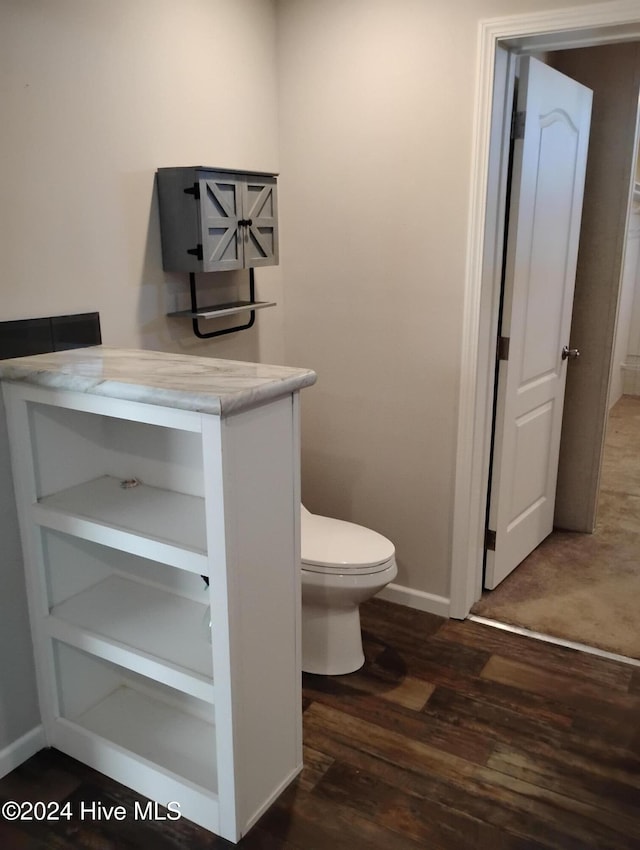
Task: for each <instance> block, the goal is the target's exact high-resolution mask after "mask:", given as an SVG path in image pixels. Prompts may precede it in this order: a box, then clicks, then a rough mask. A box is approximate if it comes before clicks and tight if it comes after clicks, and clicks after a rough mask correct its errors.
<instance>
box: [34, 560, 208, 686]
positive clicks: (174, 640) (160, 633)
mask: <svg viewBox="0 0 640 850" xmlns="http://www.w3.org/2000/svg"><path fill="white" fill-rule="evenodd" d="M203 596H204V593H203ZM205 612H206V605H205V604H201V603H198V602H194V601H192V600H190V599H185V598H184V597H182V596H177V595H176V594H174V593H169V592H168V591H165V590H162V589H160V588H157V587H154V586H152V585H148V584H143V583H141V582H138V581H132V580H131V579H128V578H126V577H124V576H120V575H112V576H109V578H106V579H104V581H101V582H99V583H98V584H96V585H94V586H93V587H90V588H89V589H87V590H84V591H83V592H82V593H78V594H77V595H76V596H72V597H71V598H70V599H67V600H66V601H65V602H62V603H61V604H59V605H56V606H55V607H54V608H52V609H51V614H50V618H49V633H50V634H51V635H52V637H57V638H59V639H61V640H65V638H68V637H69V635H68V633H65V632H64V631H63V630H61V629H60V627H59V626H57V624H56V621H60V622H62V623H66V624H67V625H70V626H73V627H75V628H76V629H80V630H83V631H86V632H88V633H90V634H94V635H99V636H101V637H103V638H106V640H107V642H108V643H107V645H106V646H105V647H104V648H102V649H101V650H100V651H99V655H100V656H101V657H102V658H106V659H107V660H110V661H115V662H116V663H119V664H123V666H127V667H129V668H130V669H133V670H136V671H138V672H142V673H145V672H147V671H145V662H146V661H147V660H148V659H150V660H153V661H155V662H156V663H157V664H160V665H167V666H168V667H169V668H170V669H168V670H166V672H165V674H164V675H163V677H162V678H163V681H165V683H166V684H168V685H171V686H174V687H178V688H179V689H181V690H182V689H183V688H181V687H180V683H179V681H175V680H176V676H175V675H174V673H175V671H176V670H177V671H178V673H180V672H183V671H189V672H190V673H192V674H195V675H196V676H197V677H198V679H199V681H198V682H194V683H193V686H192V687H189V689H188V692H189V693H192V694H193V695H194V696H199V697H200V698H204V699H208V700H209V701H211V700H212V697H213V687H212V678H213V663H212V655H211V644H210V643H209V641H208V640H207V635H206V629H205V623H204V618H205ZM71 637H73V636H71ZM80 638H81V636H76V637H75V640H73V643H74V645H76V646H80V648H85V646H86V644H82V641H81V639H80ZM109 644H111V645H113V647H114V648H119V649H120V648H124V649H125V650H126V651H127V652H129V653H130V654H131V655H132V656H133V657H132V658H131V659H130V660H129V662H128V663H127V661H126V655H125V656H124V658H125V661H124V663H123V655H122V653H119V654H118V656H117V657H116V655H115V654H114V653H112V652H110V651H109V649H110V647H109Z"/></svg>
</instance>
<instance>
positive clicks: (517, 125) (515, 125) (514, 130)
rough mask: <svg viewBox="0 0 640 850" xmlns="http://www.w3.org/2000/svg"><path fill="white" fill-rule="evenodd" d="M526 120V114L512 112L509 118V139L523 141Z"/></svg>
mask: <svg viewBox="0 0 640 850" xmlns="http://www.w3.org/2000/svg"><path fill="white" fill-rule="evenodd" d="M526 120H527V113H526V112H514V113H513V116H512V118H511V138H512V139H524V125H525V122H526Z"/></svg>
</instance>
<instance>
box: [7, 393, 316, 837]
mask: <svg viewBox="0 0 640 850" xmlns="http://www.w3.org/2000/svg"><path fill="white" fill-rule="evenodd" d="M4 394H5V402H6V408H7V417H8V424H9V433H10V440H11V450H12V462H13V466H14V478H15V482H16V497H17V501H18V509H19V516H20V522H21V533H22V540H23V548H24V553H25V561H26V570H27V585H28V595H29V606H30V616H31V621H32V629H33V638H34V647H35V654H36V664H37V673H38V686H39V694H40V703H41V711H42V720H43V725H44V728H45V733H46V737H47V741H48V743H49V744H50V745H51V746H55V747H57V748H58V749H60V750H63V751H64V752H66V753H69V754H70V755H72V756H74V757H75V758H78V759H80V760H82V761H84V762H86V763H87V764H89V765H91V766H92V767H94V768H96V769H98V770H100V771H102V772H103V773H106V774H108V775H110V776H112V777H113V778H115V779H116V780H118V781H120V782H122V783H124V784H125V785H128V786H130V787H131V788H134V789H135V790H137V791H138V792H140V793H142V794H144V795H146V796H148V797H150V798H152V799H154V800H156V801H158V802H159V803H161V804H163V805H166V804H167V803H169V802H177V803H179V804H180V811H181V813H182V815H183V816H184V817H186V818H189V819H191V820H193V821H195V822H196V823H198V824H200V825H202V826H204V827H206V828H207V829H210V830H212V831H213V832H215V833H218V834H220V835H222V836H224V837H225V838H227V839H229V840H231V841H237V840H239V838H240V837H241V836H242V835H243V834H244V833H245V832H246V831H247V830H248V829H249V828H250V826H251V825H252V824H253V823H254V822H255V821H256V819H257V818H258V817H259V816H260V814H261V813H262V812H263V811H264V810H265V809H266V808H267V807H268V805H269V804H270V803H271V802H272V801H273V800H274V799H275V797H276V796H277V795H278V794H279V793H280V791H282V789H283V788H284V787H285V786H286V785H287V784H288V783H289V782H290V781H291V780H292V779H293V777H294V776H295V775H296V774H297V773H298V771H299V770H300V769H301V766H302V737H301V704H300V703H301V699H300V658H299V646H300V642H299V580H300V579H299V569H298V552H299V498H300V496H299V485H298V480H299V459H298V455H299V446H298V436H297V435H298V424H297V422H298V406H297V392H293V393H290V394H288V395H284V396H282V397H279V398H276V399H272V400H269V401H268V402H263V403H261V404H260V405H258V406H257V407H255V408H249V409H244V410H243V411H241V412H238V413H233V414H230V415H228V416H217V415H213V414H201V413H197V412H193V411H190V410H178V409H174V408H170V407H162V406H158V405H157V404H143V403H140V402H137V401H123V400H117V399H113V398H111V399H109V398H101V397H99V396H92V395H87V394H86V393H80V392H73V391H68V390H58V389H46V388H42V387H36V386H30V385H27V384H23V383H10V382H9V383H5V384H4ZM132 480H135V481H136V482H138V483H137V484H136V485H135V486H123V482H129V483H130V482H131V481H132ZM202 576H206V577H207V578H208V579H209V586H208V587H207V585H206V584H205V582H204V580H203V578H202ZM209 608H210V613H209Z"/></svg>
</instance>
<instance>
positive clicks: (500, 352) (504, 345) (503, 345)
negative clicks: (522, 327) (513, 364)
mask: <svg viewBox="0 0 640 850" xmlns="http://www.w3.org/2000/svg"><path fill="white" fill-rule="evenodd" d="M510 341H511V340H510V338H509V337H508V336H499V337H498V348H497V352H496V356H497V358H498V360H508V359H509V342H510Z"/></svg>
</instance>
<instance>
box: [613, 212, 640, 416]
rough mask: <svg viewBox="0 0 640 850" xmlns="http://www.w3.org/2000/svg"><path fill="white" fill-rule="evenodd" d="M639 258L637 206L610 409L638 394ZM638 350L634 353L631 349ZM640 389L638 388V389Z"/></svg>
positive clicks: (631, 229) (628, 251)
mask: <svg viewBox="0 0 640 850" xmlns="http://www.w3.org/2000/svg"><path fill="white" fill-rule="evenodd" d="M639 259H640V209H638V204H636V203H634V204H633V205H632V210H631V213H630V215H629V226H628V228H627V242H626V245H625V252H624V264H623V268H622V278H621V281H620V303H619V306H618V324H617V327H616V341H615V347H614V351H613V364H612V367H611V387H610V388H609V407H610V408H611V407H613V405H614V404H615V403H616V402H617V401H618V400H619V399H620V397H621V396H622V395H623V394H624V393H627V394H629V395H636V394H640V393H637V390H636V387H637V385H638V381H637V376H638V374H640V373H639V372H637V371H636V370H635V369H633V368H629V367H630V366H631V364H634V365H635V363H634V360H635V359H636V358H637V356H638V354H640V346H639V345H638V343H640V334H639V333H638V331H639V330H640V322H638V319H640V309H639V308H640V276H639V274H638V273H639V271H640V268H639V267H638V261H639ZM636 348H637V349H638V350H637V351H634V349H636ZM638 389H640V386H638Z"/></svg>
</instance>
